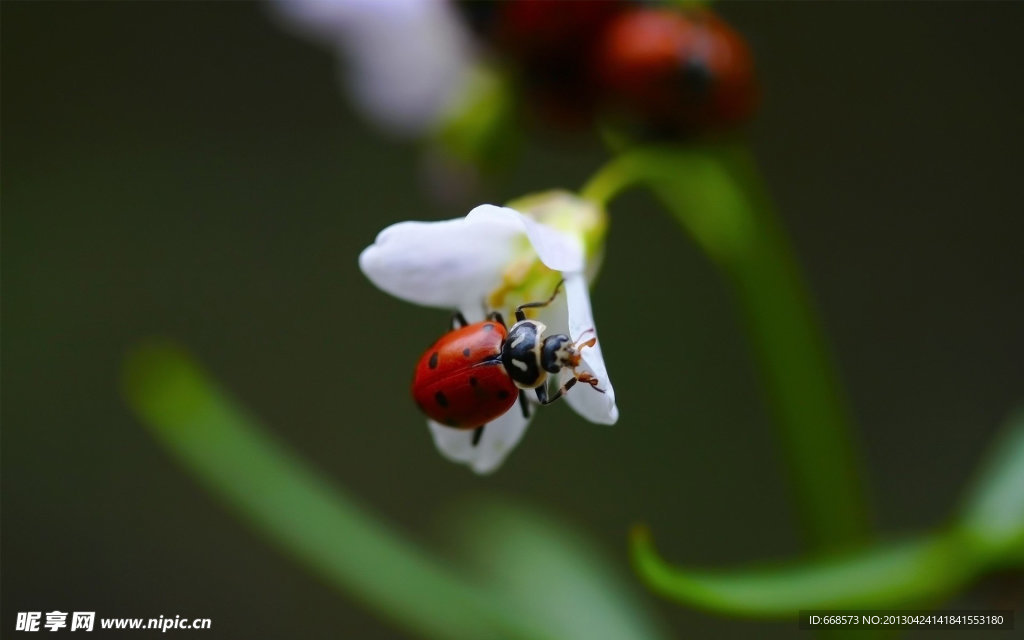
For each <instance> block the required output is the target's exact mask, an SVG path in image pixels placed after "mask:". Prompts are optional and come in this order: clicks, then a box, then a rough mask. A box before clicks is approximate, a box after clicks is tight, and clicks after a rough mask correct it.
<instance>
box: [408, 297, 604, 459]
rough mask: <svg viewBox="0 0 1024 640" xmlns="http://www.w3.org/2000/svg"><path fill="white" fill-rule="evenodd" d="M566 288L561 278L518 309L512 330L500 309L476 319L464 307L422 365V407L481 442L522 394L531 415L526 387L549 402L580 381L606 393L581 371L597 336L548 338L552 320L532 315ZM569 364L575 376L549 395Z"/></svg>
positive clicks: (415, 391)
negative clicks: (583, 354) (546, 294)
mask: <svg viewBox="0 0 1024 640" xmlns="http://www.w3.org/2000/svg"><path fill="white" fill-rule="evenodd" d="M560 287H561V283H559V285H558V287H556V288H555V292H554V293H553V294H552V295H551V297H550V298H548V300H547V301H545V302H531V303H529V304H524V305H520V306H519V307H518V308H516V323H515V324H514V325H512V328H511V329H509V330H507V331H506V329H505V321H504V320H503V319H502V317H501V314H499V313H497V312H494V313H491V314H490V316H489V317H488V319H487V320H485V321H483V322H477V323H474V324H468V323H467V322H466V319H465V318H464V317H463V316H462V314H461V313H456V314H455V316H454V317H453V322H452V324H453V329H452V330H451V331H449V332H448V333H446V334H444V335H443V336H441V338H440V339H439V340H438V341H437V342H435V343H434V344H433V345H432V346H431V347H430V348H429V349H427V350H426V351H425V352H424V353H423V356H422V357H420V361H419V363H418V364H417V365H416V373H415V375H414V376H413V380H412V397H413V399H414V400H415V401H416V404H417V405H418V406H419V408H420V410H421V411H423V413H425V414H426V415H427V417H429V418H430V419H431V420H434V421H435V422H438V423H440V424H443V425H446V426H448V427H452V428H453V429H466V430H468V429H474V430H475V433H474V434H473V444H474V445H476V444H477V443H478V442H479V441H480V436H481V435H482V434H483V429H484V426H485V425H486V424H487V423H488V422H490V421H492V420H494V419H496V418H499V417H501V416H502V415H504V414H505V412H506V411H508V410H509V409H511V408H512V405H513V404H515V403H516V400H519V404H520V407H521V409H522V411H523V417H529V412H530V409H529V405H528V402H527V399H526V393H525V391H526V390H530V389H534V390H535V393H536V394H537V400H538V401H540V403H541V404H550V403H552V402H554V401H555V400H558V399H559V398H561V397H562V395H563V394H564V393H565V392H567V391H568V390H569V389H571V388H572V387H573V385H575V384H576V382H585V383H587V384H589V385H590V386H592V387H593V388H594V389H595V390H597V391H601V390H600V389H597V384H598V381H597V379H596V378H594V377H593V376H591V375H590V374H588V373H586V372H577V371H576V367H578V366H579V363H580V349H582V348H584V347H589V346H593V345H594V343H596V342H597V338H591V339H589V340H587V341H584V342H581V343H578V344H574V343H573V342H572V340H571V339H570V338H569V336H567V335H563V334H557V335H551V336H547V337H543V334H544V330H545V328H546V327H545V326H544V324H543V323H540V322H537V321H536V320H528V319H527V318H526V312H525V311H524V310H525V309H529V308H536V307H544V306H547V305H549V304H551V302H552V301H553V300H554V299H555V296H557V295H558V290H559V288H560ZM454 325H458V327H457V328H454ZM564 368H569V369H572V371H573V377H572V378H570V379H568V380H566V382H565V384H563V385H562V386H561V387H559V389H558V390H557V391H555V393H554V394H553V395H551V396H549V395H548V390H547V385H546V384H545V383H546V382H547V380H548V374H557V373H558V372H560V371H561V370H562V369H564ZM601 392H602V393H603V391H601Z"/></svg>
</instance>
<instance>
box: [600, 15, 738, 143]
mask: <svg viewBox="0 0 1024 640" xmlns="http://www.w3.org/2000/svg"><path fill="white" fill-rule="evenodd" d="M599 68H600V76H601V82H602V84H603V86H604V88H605V91H606V92H607V94H608V99H609V101H610V102H611V103H612V104H613V105H615V106H616V107H617V108H618V109H619V110H621V111H623V112H625V114H627V115H628V116H630V117H632V118H635V119H638V120H640V121H641V122H643V123H644V124H647V125H650V126H651V127H652V128H666V127H667V128H670V129H674V130H676V131H682V132H687V133H695V132H700V131H704V130H707V129H717V128H726V127H730V126H734V125H737V124H739V123H741V122H743V121H744V120H746V119H747V118H748V117H749V116H750V115H751V114H752V113H753V111H754V108H755V106H756V103H757V88H756V82H755V78H754V64H753V60H752V58H751V55H750V50H749V49H748V48H747V45H746V43H745V42H744V40H743V38H742V36H740V35H739V34H738V33H737V32H736V31H735V30H733V29H732V28H731V27H730V26H729V25H727V24H726V23H725V22H723V21H722V20H721V19H720V18H718V17H717V16H715V15H714V14H713V13H711V12H710V11H707V10H704V9H689V10H677V9H634V10H630V11H627V12H624V13H622V14H620V15H619V16H617V17H616V18H615V19H614V20H613V21H612V22H611V23H610V24H609V25H608V28H607V30H606V31H605V33H604V36H603V39H602V42H601V48H600V54H599Z"/></svg>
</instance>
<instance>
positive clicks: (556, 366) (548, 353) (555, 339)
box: [540, 334, 580, 373]
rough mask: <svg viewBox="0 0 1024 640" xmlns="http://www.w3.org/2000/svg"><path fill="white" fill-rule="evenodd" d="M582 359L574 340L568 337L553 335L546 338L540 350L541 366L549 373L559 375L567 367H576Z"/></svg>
mask: <svg viewBox="0 0 1024 640" xmlns="http://www.w3.org/2000/svg"><path fill="white" fill-rule="evenodd" d="M579 361H580V357H579V354H578V353H576V348H575V347H574V346H573V344H572V340H571V339H569V336H566V335H561V334H559V335H553V336H548V337H547V338H544V344H543V346H542V347H541V350H540V366H541V368H543V369H544V370H545V371H547V372H548V373H558V372H559V371H561V370H562V369H563V368H565V367H570V368H572V367H575V366H576V365H577V364H579Z"/></svg>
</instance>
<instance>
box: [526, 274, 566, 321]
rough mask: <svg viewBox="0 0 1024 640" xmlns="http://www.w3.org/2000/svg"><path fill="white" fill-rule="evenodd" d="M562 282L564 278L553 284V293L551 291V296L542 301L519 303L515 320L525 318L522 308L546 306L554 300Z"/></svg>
mask: <svg viewBox="0 0 1024 640" xmlns="http://www.w3.org/2000/svg"><path fill="white" fill-rule="evenodd" d="M563 282H565V280H559V281H558V284H556V285H555V291H554V293H552V294H551V297H550V298H548V299H547V300H545V301H544V302H527V303H526V304H521V305H519V306H518V307H516V322H522V321H523V320H526V312H524V311H523V309H536V308H538V307H546V306H548V305H549V304H551V303H552V302H554V301H555V298H557V297H558V292H559V290H561V288H562V283H563Z"/></svg>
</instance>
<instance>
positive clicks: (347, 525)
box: [124, 345, 550, 640]
mask: <svg viewBox="0 0 1024 640" xmlns="http://www.w3.org/2000/svg"><path fill="white" fill-rule="evenodd" d="M124 390H125V395H126V398H127V400H128V402H129V404H130V405H131V407H132V408H133V409H134V410H135V412H136V413H137V414H138V416H139V417H140V418H141V420H142V422H143V423H144V424H145V425H146V426H148V427H149V428H150V430H151V431H152V432H153V434H154V435H155V436H156V437H157V438H158V439H159V440H160V441H161V442H162V443H163V444H164V446H166V447H167V449H168V450H170V451H171V452H172V453H173V454H174V455H175V456H176V457H177V458H178V460H179V461H180V462H181V463H182V464H183V465H185V466H186V467H187V468H189V470H191V471H192V473H193V474H195V476H196V477H197V478H199V479H200V481H202V482H203V483H204V484H205V485H206V486H207V488H209V489H210V490H211V491H212V492H213V493H214V494H215V495H218V496H219V497H220V498H221V499H222V500H224V501H225V502H226V503H228V504H229V505H230V506H231V507H233V508H234V509H235V510H236V511H237V512H238V513H239V514H240V515H242V516H243V517H244V518H246V519H248V520H249V521H250V522H251V523H252V524H253V525H255V528H256V529H257V530H258V531H260V532H262V533H263V534H265V535H266V536H268V537H269V538H270V539H271V540H272V541H274V542H275V543H277V544H278V545H280V546H281V547H282V548H283V549H284V550H286V551H288V552H289V553H290V554H291V555H292V556H294V557H295V558H296V559H298V560H299V561H301V562H303V563H304V564H306V565H307V566H308V567H309V568H310V569H312V570H313V572H315V573H317V574H319V575H320V576H321V577H322V578H323V579H324V580H326V581H327V582H328V583H329V584H331V585H333V586H335V587H337V588H338V589H339V590H341V591H343V592H345V593H348V594H351V595H354V596H355V597H356V598H358V599H359V600H361V601H362V602H363V603H365V604H366V605H367V606H368V607H369V608H371V609H374V610H376V611H377V612H378V613H380V614H382V615H384V616H385V617H387V618H390V619H391V620H393V621H395V622H396V623H397V624H399V625H401V626H403V627H405V628H406V629H407V630H409V631H411V632H413V633H415V634H417V635H423V636H427V637H432V638H439V639H450V638H459V639H462V638H464V639H466V640H476V639H479V638H546V637H550V635H549V634H547V633H546V632H545V631H542V630H541V629H539V628H537V626H536V625H534V624H533V622H532V620H531V619H530V618H529V617H527V616H516V615H514V613H513V612H512V611H509V610H507V609H506V608H504V606H503V603H502V602H501V601H500V600H499V599H497V598H496V597H494V596H493V595H489V594H490V591H489V590H487V589H481V588H480V585H476V584H472V583H470V582H467V581H466V580H465V579H463V578H462V577H461V576H459V575H457V574H456V573H454V572H453V571H452V570H451V569H450V568H449V567H448V566H446V565H444V564H442V563H441V562H439V561H437V560H435V559H433V558H430V557H428V556H426V555H425V554H423V553H421V552H420V551H419V550H418V549H417V548H415V547H414V546H413V545H411V544H410V543H409V542H407V541H406V540H404V539H402V538H401V537H400V536H398V535H397V534H395V533H394V532H392V531H391V530H390V529H389V528H387V527H386V526H385V525H384V524H383V523H381V522H379V521H377V520H376V519H374V518H373V517H372V516H371V515H369V514H368V513H367V512H365V511H364V510H363V509H361V508H360V507H359V506H358V505H357V504H356V503H355V501H353V500H352V498H350V497H349V496H347V495H345V494H344V493H342V492H341V491H339V490H337V489H335V488H333V487H331V486H330V485H329V484H328V483H327V482H326V481H325V480H324V479H323V478H321V477H319V476H318V475H317V474H315V473H314V472H313V471H311V470H310V469H309V468H308V467H306V466H305V465H304V464H303V463H302V462H301V461H299V460H297V459H296V458H295V457H294V456H293V455H291V454H290V453H288V452H287V450H286V449H285V448H284V447H283V446H282V445H281V444H280V443H278V442H275V441H274V440H273V439H272V438H271V437H270V436H268V435H267V434H266V433H265V432H264V431H263V430H262V429H261V428H260V427H258V426H257V425H256V423H255V422H254V421H253V420H252V419H251V418H249V417H248V416H246V415H245V414H244V412H242V411H241V410H240V409H239V408H238V407H237V406H236V405H235V404H234V403H233V402H232V401H231V400H230V399H229V398H228V397H227V396H226V395H225V394H223V393H222V392H221V391H220V390H219V389H217V387H216V385H215V384H214V383H213V382H212V381H211V380H210V379H209V378H208V377H207V376H206V374H205V373H204V372H203V371H202V370H201V369H200V367H199V366H198V365H197V364H196V363H195V362H193V361H192V360H191V358H189V357H188V355H186V354H185V353H184V352H182V351H181V350H180V349H177V348H175V347H173V346H166V345H163V346H159V345H157V346H149V347H143V348H140V349H138V350H136V351H135V352H133V353H132V354H131V355H130V356H129V358H128V360H127V362H126V364H125V372H124Z"/></svg>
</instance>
